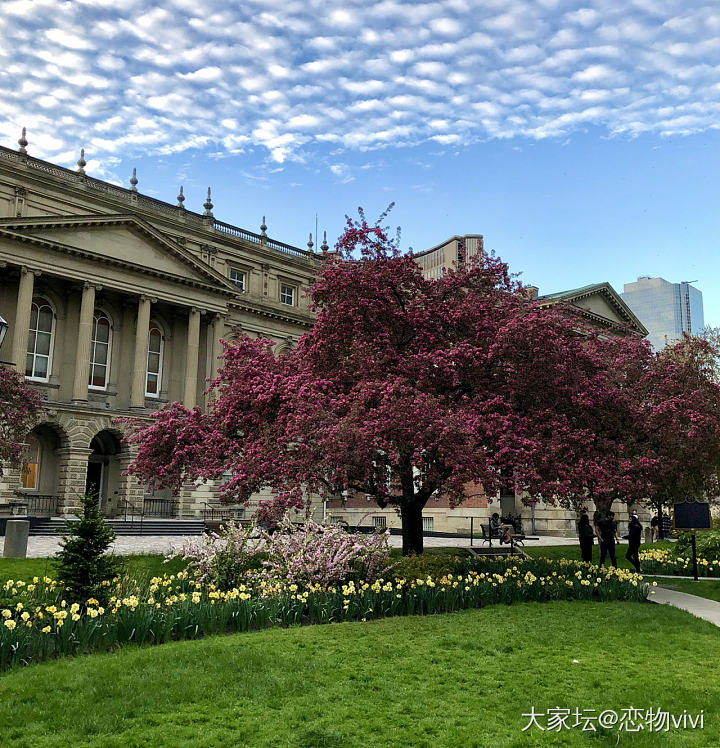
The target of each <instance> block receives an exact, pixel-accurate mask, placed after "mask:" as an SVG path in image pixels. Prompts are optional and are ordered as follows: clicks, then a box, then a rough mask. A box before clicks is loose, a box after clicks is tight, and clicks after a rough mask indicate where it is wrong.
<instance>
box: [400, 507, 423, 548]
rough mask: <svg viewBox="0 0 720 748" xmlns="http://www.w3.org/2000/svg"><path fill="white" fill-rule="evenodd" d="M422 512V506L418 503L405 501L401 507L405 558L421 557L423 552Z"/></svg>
mask: <svg viewBox="0 0 720 748" xmlns="http://www.w3.org/2000/svg"><path fill="white" fill-rule="evenodd" d="M422 510H423V507H422V504H420V503H418V502H416V501H410V502H407V501H403V503H402V505H401V506H400V517H401V519H402V555H403V556H410V555H411V554H417V555H418V556H419V555H420V554H421V553H422V552H423V524H422Z"/></svg>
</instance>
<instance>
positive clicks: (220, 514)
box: [203, 501, 245, 522]
mask: <svg viewBox="0 0 720 748" xmlns="http://www.w3.org/2000/svg"><path fill="white" fill-rule="evenodd" d="M231 519H232V520H236V521H238V522H239V521H242V520H243V519H245V507H241V506H218V505H217V504H209V503H208V502H207V501H205V502H203V520H204V521H205V522H216V521H222V520H231Z"/></svg>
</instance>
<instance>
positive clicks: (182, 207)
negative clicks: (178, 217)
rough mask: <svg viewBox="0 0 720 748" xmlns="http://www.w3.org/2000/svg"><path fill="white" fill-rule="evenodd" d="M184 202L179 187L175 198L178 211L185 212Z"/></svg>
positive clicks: (181, 188)
mask: <svg viewBox="0 0 720 748" xmlns="http://www.w3.org/2000/svg"><path fill="white" fill-rule="evenodd" d="M184 202H185V195H183V186H182V185H180V192H179V193H178V196H177V206H178V208H180V210H185V206H184V205H183V203H184Z"/></svg>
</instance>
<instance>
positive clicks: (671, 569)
mask: <svg viewBox="0 0 720 748" xmlns="http://www.w3.org/2000/svg"><path fill="white" fill-rule="evenodd" d="M639 557H640V563H641V564H642V569H643V573H644V574H648V575H652V574H674V575H678V576H691V575H692V573H693V562H692V554H691V555H689V556H687V555H685V556H676V555H675V553H674V552H673V551H670V550H666V549H664V548H663V549H658V548H651V549H648V550H645V551H641V552H640V556H639ZM697 572H698V576H699V577H720V561H708V559H706V558H702V557H698V560H697Z"/></svg>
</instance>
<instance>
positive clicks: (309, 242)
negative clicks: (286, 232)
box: [307, 231, 315, 252]
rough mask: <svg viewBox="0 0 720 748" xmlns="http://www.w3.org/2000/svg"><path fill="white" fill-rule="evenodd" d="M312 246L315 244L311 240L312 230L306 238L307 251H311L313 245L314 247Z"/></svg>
mask: <svg viewBox="0 0 720 748" xmlns="http://www.w3.org/2000/svg"><path fill="white" fill-rule="evenodd" d="M314 246H315V245H314V244H313V240H312V231H311V232H310V238H309V239H308V243H307V248H308V252H312V251H313V247H314Z"/></svg>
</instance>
